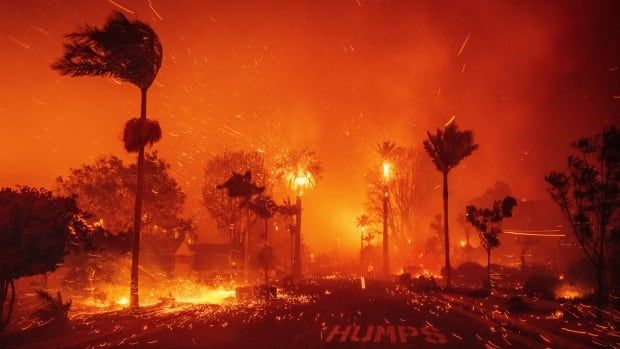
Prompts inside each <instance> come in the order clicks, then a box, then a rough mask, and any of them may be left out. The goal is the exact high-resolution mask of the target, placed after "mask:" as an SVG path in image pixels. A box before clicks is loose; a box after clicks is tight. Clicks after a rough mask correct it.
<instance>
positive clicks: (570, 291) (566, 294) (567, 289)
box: [555, 285, 583, 299]
mask: <svg viewBox="0 0 620 349" xmlns="http://www.w3.org/2000/svg"><path fill="white" fill-rule="evenodd" d="M555 297H556V298H560V299H576V298H581V297H583V291H582V290H581V289H579V288H577V287H575V286H572V285H564V286H561V287H560V288H558V289H557V290H556V291H555Z"/></svg>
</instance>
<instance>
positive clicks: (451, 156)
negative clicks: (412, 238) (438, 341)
mask: <svg viewBox="0 0 620 349" xmlns="http://www.w3.org/2000/svg"><path fill="white" fill-rule="evenodd" d="M427 134H428V139H427V140H425V141H424V149H426V152H427V153H428V155H429V156H430V157H431V160H432V161H433V164H435V167H437V170H438V171H439V172H441V174H442V175H443V218H444V229H445V234H444V249H445V255H446V282H447V287H448V288H450V286H451V283H452V279H451V277H450V274H451V268H450V234H449V229H448V173H450V171H451V170H452V169H453V168H455V167H456V166H457V165H458V164H459V163H460V162H461V160H463V159H465V158H466V157H468V156H470V155H471V154H472V153H473V152H474V151H475V150H476V149H478V145H477V144H474V136H473V133H472V131H460V130H459V129H458V126H457V125H456V123H450V124H449V125H448V126H446V127H444V129H443V130H442V129H437V133H436V134H434V135H433V134H431V133H430V132H427Z"/></svg>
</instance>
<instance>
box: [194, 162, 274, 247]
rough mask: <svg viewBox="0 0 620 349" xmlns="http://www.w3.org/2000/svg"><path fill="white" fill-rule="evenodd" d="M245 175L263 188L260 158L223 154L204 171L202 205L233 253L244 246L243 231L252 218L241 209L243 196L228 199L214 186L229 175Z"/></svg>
mask: <svg viewBox="0 0 620 349" xmlns="http://www.w3.org/2000/svg"><path fill="white" fill-rule="evenodd" d="M245 171H250V172H249V173H251V174H252V175H253V177H254V180H255V181H256V182H257V183H258V184H260V185H261V186H264V185H265V184H266V181H267V173H266V171H265V167H264V163H263V155H262V154H260V153H258V152H249V153H246V152H243V151H238V152H225V153H224V154H222V155H217V156H215V157H213V158H211V159H210V160H208V161H207V164H206V165H205V170H204V186H203V187H202V202H203V204H204V206H205V208H206V209H207V212H208V213H209V215H210V216H211V218H213V220H214V221H215V224H216V228H217V231H218V233H219V234H220V235H221V236H223V237H224V238H225V239H226V241H228V242H229V243H230V244H231V245H232V246H233V248H235V249H241V248H242V246H243V245H244V243H245V241H246V234H247V231H248V229H249V227H250V226H252V225H253V224H254V222H255V221H256V217H255V215H254V214H253V213H252V212H251V211H250V210H247V209H245V208H243V207H241V203H242V201H243V200H246V199H247V197H246V196H244V195H241V196H236V195H233V196H229V195H228V194H227V193H226V192H224V191H222V190H219V189H218V185H219V184H221V183H223V182H224V181H226V180H227V179H228V178H229V177H230V175H231V173H233V172H235V173H243V172H245Z"/></svg>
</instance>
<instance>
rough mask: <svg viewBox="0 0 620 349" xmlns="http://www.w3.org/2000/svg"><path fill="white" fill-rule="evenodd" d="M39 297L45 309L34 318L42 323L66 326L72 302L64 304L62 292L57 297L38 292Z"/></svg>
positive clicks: (37, 312)
mask: <svg viewBox="0 0 620 349" xmlns="http://www.w3.org/2000/svg"><path fill="white" fill-rule="evenodd" d="M36 292H37V296H39V299H40V300H41V301H42V302H43V307H42V308H41V309H39V310H37V311H35V312H34V313H32V316H33V317H34V318H36V319H38V320H39V321H41V322H52V323H54V324H66V323H67V322H68V321H69V309H71V301H68V302H66V303H65V302H63V300H62V296H61V295H60V292H58V293H57V294H56V297H54V296H52V294H51V293H49V292H47V291H44V290H36Z"/></svg>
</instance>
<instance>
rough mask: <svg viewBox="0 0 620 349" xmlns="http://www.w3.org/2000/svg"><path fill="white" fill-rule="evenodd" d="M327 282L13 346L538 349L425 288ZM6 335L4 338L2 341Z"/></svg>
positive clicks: (95, 319) (162, 309) (76, 325)
mask: <svg viewBox="0 0 620 349" xmlns="http://www.w3.org/2000/svg"><path fill="white" fill-rule="evenodd" d="M387 286H388V284H385V283H381V282H376V283H373V282H369V283H368V287H367V288H366V289H361V287H360V285H359V281H358V282H357V283H356V282H355V280H328V281H321V282H319V283H314V284H312V285H309V286H306V287H304V290H305V292H301V291H298V292H296V293H295V295H284V296H282V297H279V299H276V300H271V301H270V302H269V305H268V306H265V304H264V303H263V302H252V303H246V304H231V305H224V306H216V305H187V306H182V307H171V308H168V307H166V306H156V307H153V308H152V309H150V308H146V309H144V310H143V312H142V313H141V314H139V315H132V314H129V313H127V312H126V311H125V312H124V313H123V312H113V313H104V314H98V315H90V316H89V315H80V316H78V317H76V318H74V319H72V323H73V331H71V330H69V331H68V332H67V333H64V334H63V335H58V333H56V334H55V335H54V336H51V338H48V339H46V340H39V341H36V342H28V341H27V340H25V339H23V338H22V339H21V340H19V341H17V342H14V343H11V342H9V344H13V345H14V347H27V348H49V347H63V348H64V347H104V348H105V347H126V348H135V347H149V348H171V347H176V348H185V347H208V348H392V347H393V348H436V347H443V348H483V347H486V348H498V347H519V348H521V347H543V346H542V345H541V344H540V343H537V342H534V341H532V340H530V339H527V338H524V337H522V336H520V335H517V334H515V333H514V332H511V331H507V330H505V329H503V328H502V327H501V326H499V325H497V324H495V323H493V322H490V321H488V320H484V319H482V318H481V317H480V316H477V315H475V314H474V313H472V312H468V311H464V310H462V309H460V308H458V307H454V306H452V305H451V304H449V303H448V302H446V301H444V300H442V299H441V298H439V297H438V296H436V295H434V294H432V293H411V292H400V291H398V292H397V291H396V290H395V289H394V286H393V285H391V287H387ZM9 340H10V338H9Z"/></svg>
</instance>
